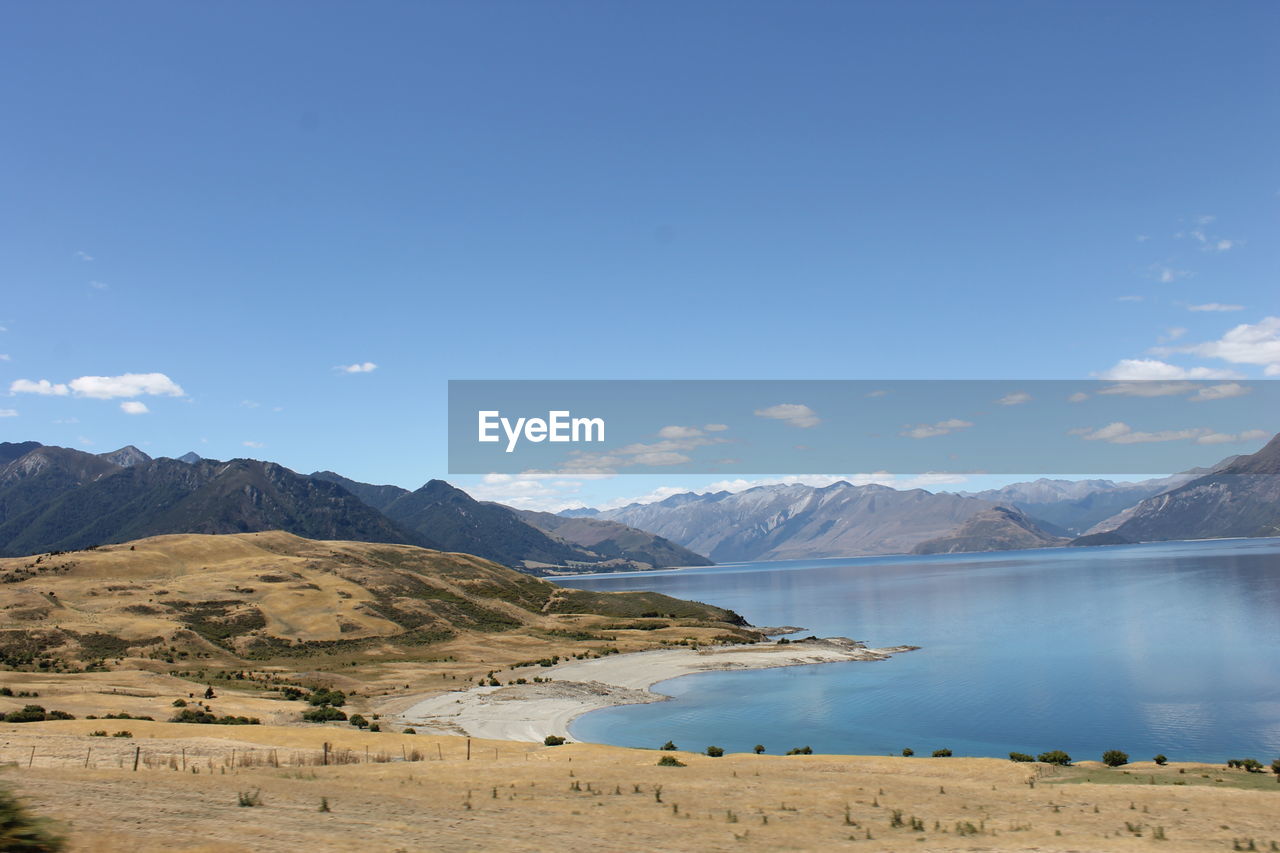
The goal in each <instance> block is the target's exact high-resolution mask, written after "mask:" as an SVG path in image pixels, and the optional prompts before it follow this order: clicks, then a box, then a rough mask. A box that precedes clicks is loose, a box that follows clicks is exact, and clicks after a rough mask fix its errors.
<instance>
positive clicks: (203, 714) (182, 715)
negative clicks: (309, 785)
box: [135, 708, 341, 726]
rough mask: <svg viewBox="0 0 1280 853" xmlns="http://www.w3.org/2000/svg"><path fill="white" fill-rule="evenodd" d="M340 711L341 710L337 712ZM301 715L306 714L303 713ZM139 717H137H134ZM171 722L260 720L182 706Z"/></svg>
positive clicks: (242, 723) (234, 723) (232, 723)
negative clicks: (217, 714)
mask: <svg viewBox="0 0 1280 853" xmlns="http://www.w3.org/2000/svg"><path fill="white" fill-rule="evenodd" d="M339 713H341V712H339ZM303 716H306V715H305V714H304V715H303ZM135 719H139V718H135ZM169 722H171V723H197V724H203V725H218V726H257V725H261V724H262V721H261V720H259V719H258V718H257V717H233V716H230V715H228V716H225V717H218V716H215V715H214V714H211V713H210V712H208V711H205V710H199V711H197V710H193V709H191V708H183V709H182V710H181V711H179V712H178V713H176V714H174V715H173V716H172V717H170V718H169Z"/></svg>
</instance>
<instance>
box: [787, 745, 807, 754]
mask: <svg viewBox="0 0 1280 853" xmlns="http://www.w3.org/2000/svg"><path fill="white" fill-rule="evenodd" d="M787 755H813V747H811V746H797V747H793V748H791V749H788V750H787Z"/></svg>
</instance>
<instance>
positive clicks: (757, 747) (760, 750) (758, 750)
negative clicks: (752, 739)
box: [751, 743, 764, 755]
mask: <svg viewBox="0 0 1280 853" xmlns="http://www.w3.org/2000/svg"><path fill="white" fill-rule="evenodd" d="M751 751H752V752H754V753H755V754H756V755H760V754H762V753H763V752H764V744H762V743H758V744H756V745H755V746H753V747H752V748H751Z"/></svg>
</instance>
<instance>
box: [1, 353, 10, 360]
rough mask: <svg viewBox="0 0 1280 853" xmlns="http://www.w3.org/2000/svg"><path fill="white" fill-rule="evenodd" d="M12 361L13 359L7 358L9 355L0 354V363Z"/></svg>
mask: <svg viewBox="0 0 1280 853" xmlns="http://www.w3.org/2000/svg"><path fill="white" fill-rule="evenodd" d="M12 360H13V359H11V358H9V353H7V352H0V361H12Z"/></svg>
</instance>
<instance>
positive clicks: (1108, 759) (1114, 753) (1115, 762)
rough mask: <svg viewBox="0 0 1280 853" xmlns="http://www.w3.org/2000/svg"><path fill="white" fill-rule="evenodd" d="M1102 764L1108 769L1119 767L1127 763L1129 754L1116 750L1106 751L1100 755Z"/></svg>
mask: <svg viewBox="0 0 1280 853" xmlns="http://www.w3.org/2000/svg"><path fill="white" fill-rule="evenodd" d="M1102 763H1103V764H1105V765H1107V766H1108V767H1121V766H1123V765H1125V764H1128V763H1129V753H1127V752H1121V751H1120V750H1118V749H1108V750H1107V751H1106V752H1104V753H1102Z"/></svg>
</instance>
